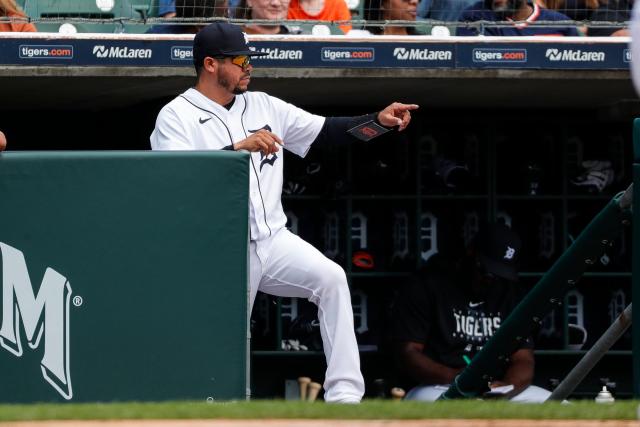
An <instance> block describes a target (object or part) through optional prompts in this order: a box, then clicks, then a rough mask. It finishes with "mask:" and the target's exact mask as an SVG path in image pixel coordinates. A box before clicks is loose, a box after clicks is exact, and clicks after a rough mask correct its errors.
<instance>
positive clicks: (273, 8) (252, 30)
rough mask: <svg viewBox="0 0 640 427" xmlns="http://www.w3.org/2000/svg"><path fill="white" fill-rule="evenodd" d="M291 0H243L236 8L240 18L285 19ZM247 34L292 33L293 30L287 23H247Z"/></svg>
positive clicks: (236, 15)
mask: <svg viewBox="0 0 640 427" xmlns="http://www.w3.org/2000/svg"><path fill="white" fill-rule="evenodd" d="M289 2H290V0H242V1H241V2H240V4H239V5H238V7H237V8H236V9H235V17H236V18H238V19H268V20H271V21H283V20H285V19H287V12H288V11H289ZM244 32H245V33H247V34H290V33H291V32H292V31H291V30H290V29H289V28H288V27H287V26H285V25H278V24H272V25H268V24H246V25H245V26H244Z"/></svg>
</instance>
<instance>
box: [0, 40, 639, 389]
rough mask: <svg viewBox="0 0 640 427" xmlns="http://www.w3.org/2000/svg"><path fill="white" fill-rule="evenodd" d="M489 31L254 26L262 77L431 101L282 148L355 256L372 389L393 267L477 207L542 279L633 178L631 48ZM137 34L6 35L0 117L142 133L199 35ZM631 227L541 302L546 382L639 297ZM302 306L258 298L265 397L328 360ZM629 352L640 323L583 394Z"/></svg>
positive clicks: (367, 102) (294, 221)
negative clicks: (53, 53) (563, 290)
mask: <svg viewBox="0 0 640 427" xmlns="http://www.w3.org/2000/svg"><path fill="white" fill-rule="evenodd" d="M485 39H487V40H486V41H483V42H482V43H476V44H470V42H468V41H457V40H451V39H447V40H434V39H433V38H419V37H418V38H413V39H411V40H408V39H398V40H390V41H388V44H384V45H383V44H380V43H376V42H371V41H363V40H358V39H356V40H350V41H345V40H341V41H336V39H331V40H317V39H311V38H310V39H302V38H300V39H295V38H294V39H292V40H289V41H286V40H282V39H277V40H276V39H274V40H268V39H262V40H260V43H262V45H260V46H261V47H262V48H265V49H272V51H273V52H274V54H273V56H271V55H270V58H269V59H267V60H266V62H265V63H264V64H263V65H259V64H256V68H255V71H254V73H253V77H254V79H253V81H252V86H251V89H252V90H263V91H266V92H268V93H270V94H272V95H274V96H278V97H280V98H282V99H284V100H286V101H289V102H292V103H294V104H296V105H298V106H301V107H304V108H306V109H308V110H309V111H312V112H316V113H319V114H324V115H353V114H360V113H367V112H370V111H372V110H373V109H376V108H380V107H383V106H384V105H386V104H387V103H388V102H390V101H393V100H399V101H406V102H412V103H418V104H420V105H421V109H420V110H419V111H418V112H417V113H416V114H415V118H414V121H413V123H412V125H411V127H410V129H408V131H407V133H406V134H405V135H398V136H397V137H389V138H385V139H383V140H380V141H377V142H375V143H374V145H375V147H374V148H373V149H371V147H366V148H365V147H362V146H361V145H359V144H357V143H356V144H353V145H352V146H350V147H314V149H313V150H312V151H311V153H310V155H309V157H308V158H307V159H305V160H299V159H297V158H294V157H293V156H288V157H287V160H286V162H287V166H286V167H285V175H286V179H285V193H286V194H285V195H284V203H285V210H286V211H287V212H288V215H289V218H290V221H291V224H290V225H291V227H295V228H296V229H297V230H298V233H299V234H300V235H301V236H303V237H304V238H305V239H307V240H309V241H310V242H312V243H313V244H315V245H316V246H318V247H319V248H320V249H321V250H322V251H323V252H325V253H327V255H328V256H330V257H332V258H334V259H335V260H336V261H337V262H339V263H340V264H342V265H343V266H344V268H345V270H346V271H347V275H348V277H349V280H350V283H351V286H352V289H353V291H354V292H353V301H354V308H355V310H354V311H355V315H356V328H357V329H358V338H359V342H360V344H361V356H362V365H363V373H364V375H365V380H366V382H367V390H368V394H369V395H373V394H375V392H376V388H375V386H374V384H375V380H376V379H379V378H384V379H386V380H387V385H388V386H391V385H395V384H393V382H395V381H397V380H396V379H395V377H394V376H393V374H392V373H390V367H391V364H392V361H391V359H390V357H389V354H388V352H387V349H388V322H389V317H388V316H389V315H388V311H389V310H388V309H389V302H390V301H391V299H392V297H393V294H394V290H395V288H396V287H397V284H398V283H400V282H402V281H403V280H406V278H407V277H408V274H409V273H410V272H411V271H412V270H414V269H415V268H416V267H417V266H418V265H419V264H420V263H421V262H423V261H424V260H425V258H428V257H429V256H430V254H432V253H433V249H435V248H437V249H438V250H439V251H443V252H444V251H448V250H455V247H456V245H459V244H460V242H461V240H463V239H464V238H465V236H466V235H468V233H469V232H470V230H473V227H474V224H477V223H478V222H479V221H481V220H482V219H495V218H502V219H503V220H505V221H509V222H511V223H512V225H513V226H514V228H516V229H517V230H518V231H519V232H520V234H521V235H522V237H523V240H524V242H525V246H526V248H527V254H526V256H525V259H524V262H525V264H524V266H523V268H522V270H523V271H522V280H523V281H524V282H525V283H527V284H531V285H532V284H533V283H535V281H536V279H537V278H539V277H540V276H541V274H542V272H543V271H545V268H547V267H548V266H549V265H550V264H551V263H552V262H553V260H554V259H556V258H557V257H558V256H559V254H560V253H561V252H562V250H563V249H564V248H566V247H567V245H568V244H569V243H570V242H571V238H572V236H573V237H574V236H575V235H576V233H577V232H579V230H580V229H581V227H583V226H584V225H585V224H586V223H587V221H588V220H589V219H590V218H591V217H592V216H593V215H594V214H595V213H596V212H598V210H599V209H601V208H602V206H604V204H605V203H606V202H607V201H608V200H609V199H610V198H611V197H612V195H613V194H615V193H616V192H617V191H620V190H622V189H624V188H626V186H627V185H628V183H629V182H630V181H631V162H632V155H631V147H632V144H631V125H632V119H633V118H634V117H636V116H637V114H638V107H639V105H638V102H637V100H636V95H635V92H634V91H633V88H632V85H631V81H630V76H629V72H628V61H626V62H625V49H626V43H627V40H626V39H615V40H601V39H590V42H591V43H590V44H588V45H586V44H580V43H578V42H575V41H571V43H574V44H567V43H568V42H566V41H562V40H555V39H554V40H550V39H549V38H545V40H544V41H542V40H528V41H526V42H524V41H522V40H511V39H500V40H492V39H491V38H485ZM140 40H141V39H136V38H135V37H133V36H129V37H124V36H122V37H118V36H109V37H102V36H101V38H100V39H99V40H94V39H91V37H90V36H77V37H76V38H75V39H64V40H59V41H57V42H56V43H59V44H61V45H71V46H73V48H74V51H73V58H69V59H68V60H64V61H66V62H61V61H63V60H59V61H58V62H51V63H47V62H46V61H48V60H44V62H43V61H40V62H38V59H34V58H20V57H19V54H16V55H14V56H10V55H9V53H10V52H11V51H12V49H14V47H15V49H16V52H18V49H19V47H20V46H23V45H30V44H32V45H40V44H42V43H43V42H42V41H41V40H40V41H37V40H35V39H34V40H31V39H26V40H24V39H23V40H17V39H0V43H4V44H3V46H5V47H6V46H10V48H7V49H0V52H4V53H0V59H2V61H1V62H2V63H3V64H4V65H1V66H0V87H2V91H0V101H1V102H0V109H1V110H2V115H1V117H2V119H0V129H2V130H3V131H4V132H5V134H6V135H7V137H8V140H9V148H10V149H11V150H26V151H29V150H78V149H82V150H112V149H118V150H144V149H147V148H148V137H149V134H150V132H151V130H152V129H153V124H154V120H155V117H156V115H157V112H158V111H159V109H160V108H161V107H162V106H163V105H164V104H165V103H166V102H167V101H168V100H170V99H171V98H172V97H174V96H175V95H176V94H178V93H180V92H181V91H183V90H184V89H185V88H187V87H189V86H190V85H192V83H193V79H194V76H195V74H194V72H193V71H192V69H191V67H190V66H189V63H188V61H186V62H184V61H183V60H180V59H173V58H172V57H171V56H170V54H171V48H173V47H181V46H189V39H188V37H185V36H177V37H174V38H162V37H160V38H159V39H158V40H156V41H155V42H154V41H152V40H144V41H140ZM110 44H118V46H122V47H129V48H131V49H134V48H135V49H138V48H141V49H142V48H144V49H146V48H149V49H151V50H152V52H153V55H154V56H152V59H151V60H150V62H149V64H146V63H145V61H144V60H143V59H144V58H143V59H140V60H139V61H130V62H127V61H126V60H125V59H121V58H105V59H104V60H102V59H100V58H97V57H96V56H95V54H93V53H91V52H92V51H93V50H95V47H96V46H105V48H108V47H109V46H110ZM140 44H143V45H144V46H142V47H141V45H140ZM156 48H157V50H156ZM324 48H329V49H338V50H340V49H351V48H362V49H364V50H366V49H374V51H375V56H374V59H373V60H372V61H369V62H358V63H347V62H327V61H325V62H323V61H322V60H321V59H320V58H321V56H320V55H321V54H322V49H324ZM163 49H164V50H163ZM275 49H279V50H278V51H276V50H275ZM396 49H405V52H411V49H418V50H424V49H427V50H429V49H430V50H439V51H447V50H450V51H451V52H452V54H453V57H452V58H449V60H447V61H449V62H446V61H445V63H430V62H428V61H426V62H424V61H422V62H420V61H419V60H416V61H414V62H410V61H409V60H407V62H402V61H404V60H401V59H399V56H400V55H401V54H402V51H399V50H398V51H396ZM474 49H475V50H474ZM477 49H489V50H490V51H491V49H493V50H494V51H495V50H500V49H521V50H524V51H526V52H527V54H526V61H525V62H520V63H515V64H513V63H501V62H497V63H491V62H490V63H487V62H474V61H473V55H474V52H475V51H477ZM549 49H558V50H560V51H562V50H580V49H582V51H585V50H589V51H599V49H600V50H601V51H602V52H604V53H605V57H606V62H604V63H597V62H596V63H589V62H588V61H583V62H580V61H578V62H570V61H567V62H566V63H556V62H552V61H551V60H550V59H549V58H548V57H547V55H546V53H547V51H548V50H549ZM283 51H300V52H301V53H302V54H301V55H300V59H296V55H293V54H292V55H289V56H288V57H286V58H285V59H278V54H277V53H275V52H283ZM156 52H161V53H158V54H157V55H156ZM396 52H397V53H396ZM161 55H164V56H161ZM287 58H288V59H287ZM156 61H158V62H156ZM181 61H182V62H181ZM437 156H440V157H444V158H446V159H449V160H451V161H454V162H458V163H461V164H462V163H464V164H466V165H467V167H468V169H469V171H470V172H471V174H472V176H473V180H472V183H471V185H469V186H467V187H465V188H464V189H463V190H462V189H459V188H450V187H448V186H447V185H446V184H443V183H442V181H441V179H440V175H439V174H438V173H439V171H437V170H436V169H435V168H434V167H433V165H434V163H433V160H434V157H437ZM583 160H596V161H609V162H610V166H609V168H610V169H611V170H612V171H613V178H612V181H611V182H610V183H608V184H607V185H606V186H604V187H603V188H602V190H598V189H597V188H596V189H592V188H581V187H578V186H576V185H574V184H573V183H572V182H573V181H575V178H577V177H578V176H580V175H581V174H583V173H584V172H585V171H584V170H583V168H582V167H581V162H582V161H583ZM365 229H366V243H365V241H364V240H365V239H363V234H362V231H363V230H365ZM394 230H395V232H394ZM403 230H404V231H403ZM402 233H405V234H402ZM465 233H466V234H465ZM403 236H406V238H404V237H403ZM434 236H435V237H436V239H434ZM630 236H631V235H630V233H627V234H626V235H625V236H624V237H623V238H622V239H621V240H620V242H618V243H617V244H616V246H614V247H613V248H612V250H611V253H608V254H607V255H608V256H607V257H606V258H603V259H601V260H599V262H598V263H596V265H595V266H594V267H593V269H591V271H590V272H589V273H588V274H587V275H586V276H585V278H584V280H583V281H582V282H581V283H580V285H579V286H578V287H577V289H576V290H575V291H576V292H574V293H572V294H568V295H567V296H566V303H565V305H564V306H563V308H560V309H558V310H556V311H555V312H554V314H553V315H552V316H550V317H549V318H548V319H546V320H545V322H546V323H545V324H544V325H543V328H542V330H541V331H540V332H539V334H538V346H537V348H538V350H537V351H536V359H537V378H536V383H537V384H539V385H542V386H545V387H548V385H549V384H548V382H549V380H550V379H553V378H562V376H563V375H564V374H566V373H567V372H568V371H569V369H570V367H571V366H573V364H575V362H576V361H577V360H578V357H579V356H580V355H581V354H583V353H584V351H585V349H586V348H588V347H589V345H590V344H592V343H593V342H594V341H595V340H596V339H597V337H598V336H599V335H600V334H601V333H602V332H603V331H604V330H605V329H606V327H607V325H608V324H609V323H610V318H611V316H612V315H613V314H614V313H616V312H617V310H618V309H619V310H620V311H621V310H622V309H624V307H625V305H626V304H628V303H629V302H630V301H631V293H632V292H631V245H630V243H631V240H630ZM434 245H435V246H434ZM359 250H364V251H366V252H369V253H370V254H371V255H372V256H373V258H374V261H375V263H374V268H372V269H365V268H361V267H358V266H357V265H355V264H354V263H353V262H352V261H351V259H352V255H353V254H354V252H356V251H359ZM307 313H308V307H307V306H306V303H303V302H294V301H291V300H287V299H275V298H265V297H261V299H259V300H258V301H256V307H255V309H254V319H253V320H254V321H253V330H252V335H253V347H252V352H251V355H252V356H251V363H252V394H253V396H254V397H278V396H283V395H284V392H285V380H287V379H291V380H295V379H296V378H297V377H298V376H301V375H306V376H311V377H312V378H314V379H315V380H320V379H321V378H322V375H323V372H324V361H323V354H322V352H321V351H319V350H318V349H317V348H315V347H314V346H313V339H312V338H313V337H309V343H308V344H309V345H308V346H307V347H308V348H310V350H308V351H295V350H283V349H282V340H286V339H290V338H291V337H292V336H293V335H292V323H293V320H294V319H295V318H296V317H301V318H303V317H304V316H306V315H307ZM298 323H299V322H298ZM569 324H576V325H579V326H582V327H583V328H584V329H585V330H586V331H587V335H586V339H585V342H584V344H582V346H580V344H581V341H582V336H580V335H579V333H578V335H577V336H574V335H573V334H574V332H575V331H574V330H577V329H578V328H575V327H570V326H568V325H569ZM634 365H637V364H633V363H632V353H631V332H628V333H627V334H626V335H625V337H623V339H622V340H621V341H620V342H619V343H618V344H617V345H616V346H615V347H614V349H613V350H612V351H610V352H609V353H608V354H607V356H605V358H604V360H603V361H602V362H601V363H600V364H598V366H597V368H596V370H595V371H594V372H593V373H592V374H591V375H590V376H589V377H588V378H587V380H586V381H585V382H584V383H583V384H582V386H581V387H580V388H579V389H578V390H577V391H576V396H579V397H593V396H595V394H596V393H597V391H598V390H599V381H600V379H601V378H608V379H609V381H612V382H616V383H617V388H616V390H615V392H616V395H617V396H619V397H630V396H631V394H632V391H633V386H632V383H631V375H630V372H631V371H632V366H634Z"/></svg>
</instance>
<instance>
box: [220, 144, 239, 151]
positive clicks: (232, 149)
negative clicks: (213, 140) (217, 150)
mask: <svg viewBox="0 0 640 427" xmlns="http://www.w3.org/2000/svg"><path fill="white" fill-rule="evenodd" d="M222 149H223V150H227V151H236V149H235V148H234V146H233V144H229V145H227V146H226V147H222Z"/></svg>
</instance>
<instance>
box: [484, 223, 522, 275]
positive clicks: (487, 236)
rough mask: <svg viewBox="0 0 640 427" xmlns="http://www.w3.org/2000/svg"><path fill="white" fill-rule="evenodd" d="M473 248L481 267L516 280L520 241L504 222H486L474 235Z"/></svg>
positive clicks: (520, 248)
mask: <svg viewBox="0 0 640 427" xmlns="http://www.w3.org/2000/svg"><path fill="white" fill-rule="evenodd" d="M475 249H476V252H477V257H478V260H479V261H480V263H481V265H482V267H484V269H485V270H486V271H487V272H488V273H491V274H494V275H496V276H498V277H501V278H503V279H507V280H510V281H513V282H515V281H517V280H518V260H519V259H520V251H521V250H522V241H521V240H520V238H519V237H518V235H517V234H516V233H515V232H514V231H513V230H511V228H509V227H507V226H506V225H504V224H488V225H487V226H486V227H484V228H483V229H481V230H480V231H479V232H478V234H477V235H476V237H475Z"/></svg>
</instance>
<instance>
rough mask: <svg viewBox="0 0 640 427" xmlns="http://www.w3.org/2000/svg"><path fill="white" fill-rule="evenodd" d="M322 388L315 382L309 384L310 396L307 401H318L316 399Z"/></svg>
mask: <svg viewBox="0 0 640 427" xmlns="http://www.w3.org/2000/svg"><path fill="white" fill-rule="evenodd" d="M321 388H322V386H321V385H320V384H319V383H315V382H311V383H309V396H308V399H307V400H308V401H309V402H314V401H315V400H316V397H318V392H319V391H320V389H321Z"/></svg>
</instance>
